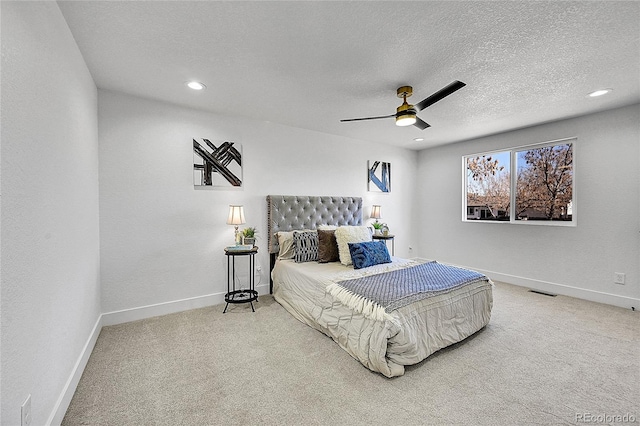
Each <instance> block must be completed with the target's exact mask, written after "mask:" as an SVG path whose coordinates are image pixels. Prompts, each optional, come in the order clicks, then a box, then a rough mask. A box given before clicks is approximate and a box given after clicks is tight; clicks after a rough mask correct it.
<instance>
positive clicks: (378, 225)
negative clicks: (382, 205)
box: [371, 221, 384, 235]
mask: <svg viewBox="0 0 640 426" xmlns="http://www.w3.org/2000/svg"><path fill="white" fill-rule="evenodd" d="M371 226H373V233H374V234H375V235H380V234H381V233H382V227H383V226H384V223H381V222H377V221H376V222H373V223H372V224H371Z"/></svg>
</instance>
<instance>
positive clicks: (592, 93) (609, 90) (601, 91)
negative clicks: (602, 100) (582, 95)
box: [589, 89, 613, 98]
mask: <svg viewBox="0 0 640 426" xmlns="http://www.w3.org/2000/svg"><path fill="white" fill-rule="evenodd" d="M612 90H613V89H600V90H596V91H595V92H591V93H589V96H590V97H592V98H595V97H597V96H602V95H606V94H607V93H609V92H611V91H612Z"/></svg>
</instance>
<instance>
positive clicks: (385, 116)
mask: <svg viewBox="0 0 640 426" xmlns="http://www.w3.org/2000/svg"><path fill="white" fill-rule="evenodd" d="M395 116H396V115H395V114H391V115H381V116H378V117H363V118H345V119H343V120H340V121H341V122H343V121H363V120H377V119H379V118H391V117H395Z"/></svg>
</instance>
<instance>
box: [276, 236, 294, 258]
mask: <svg viewBox="0 0 640 426" xmlns="http://www.w3.org/2000/svg"><path fill="white" fill-rule="evenodd" d="M276 237H277V238H278V246H279V247H280V250H279V251H278V259H293V255H294V253H293V231H280V232H276Z"/></svg>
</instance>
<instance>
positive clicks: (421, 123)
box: [413, 117, 431, 130]
mask: <svg viewBox="0 0 640 426" xmlns="http://www.w3.org/2000/svg"><path fill="white" fill-rule="evenodd" d="M413 125H414V126H416V127H417V128H418V129H420V130H424V129H426V128H427V127H431V125H430V124H429V123H425V122H424V121H422V120H420V118H419V117H416V122H415V123H414V124H413Z"/></svg>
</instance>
